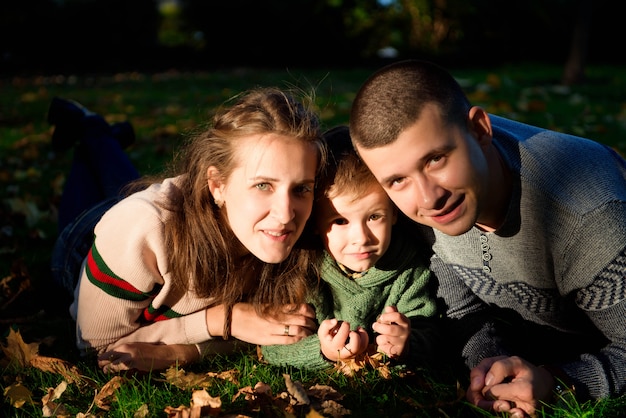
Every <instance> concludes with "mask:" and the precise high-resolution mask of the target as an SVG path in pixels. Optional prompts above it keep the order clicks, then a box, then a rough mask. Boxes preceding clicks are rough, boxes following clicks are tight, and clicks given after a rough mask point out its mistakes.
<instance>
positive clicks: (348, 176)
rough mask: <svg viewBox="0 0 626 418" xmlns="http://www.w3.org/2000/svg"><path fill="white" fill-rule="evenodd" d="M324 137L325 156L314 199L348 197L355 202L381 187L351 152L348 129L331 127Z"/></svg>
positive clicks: (353, 152) (359, 159)
mask: <svg viewBox="0 0 626 418" xmlns="http://www.w3.org/2000/svg"><path fill="white" fill-rule="evenodd" d="M323 137H324V141H325V143H326V149H327V152H328V155H327V164H326V166H325V167H324V172H323V175H322V176H321V179H320V181H319V186H318V191H317V196H319V197H320V198H324V197H325V198H328V199H333V198H335V197H337V196H339V195H349V196H352V197H353V200H358V199H360V198H362V197H363V196H365V195H367V194H369V193H370V191H371V189H372V188H373V187H381V186H380V185H379V184H378V181H377V180H376V178H375V177H374V175H373V174H372V173H371V171H370V170H369V168H367V166H366V165H365V163H364V162H363V161H362V160H361V158H360V157H359V155H358V154H357V152H356V151H355V150H354V147H353V146H352V141H351V139H350V131H349V129H348V127H347V126H345V125H340V126H337V127H335V128H332V129H330V130H328V131H326V132H325V133H324V135H323Z"/></svg>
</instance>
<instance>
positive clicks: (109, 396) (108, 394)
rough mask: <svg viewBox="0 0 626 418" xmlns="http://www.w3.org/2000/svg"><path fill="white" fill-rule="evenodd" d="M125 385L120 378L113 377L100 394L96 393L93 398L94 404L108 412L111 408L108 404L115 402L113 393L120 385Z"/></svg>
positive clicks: (124, 380)
mask: <svg viewBox="0 0 626 418" xmlns="http://www.w3.org/2000/svg"><path fill="white" fill-rule="evenodd" d="M124 383H126V379H125V378H123V377H122V376H114V377H113V378H112V379H111V380H109V381H108V382H107V383H106V384H105V385H104V386H102V389H100V392H98V393H96V396H95V397H94V403H95V404H96V406H97V407H98V408H100V409H104V410H105V411H108V410H109V409H110V408H111V407H110V404H111V402H113V400H115V392H116V391H117V390H118V389H119V388H120V386H122V384H124Z"/></svg>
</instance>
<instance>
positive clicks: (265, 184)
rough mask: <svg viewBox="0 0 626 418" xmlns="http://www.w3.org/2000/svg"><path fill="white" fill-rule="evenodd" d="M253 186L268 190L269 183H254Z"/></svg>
mask: <svg viewBox="0 0 626 418" xmlns="http://www.w3.org/2000/svg"><path fill="white" fill-rule="evenodd" d="M255 187H256V188H257V189H259V190H268V189H269V188H270V184H269V183H259V184H257V185H255Z"/></svg>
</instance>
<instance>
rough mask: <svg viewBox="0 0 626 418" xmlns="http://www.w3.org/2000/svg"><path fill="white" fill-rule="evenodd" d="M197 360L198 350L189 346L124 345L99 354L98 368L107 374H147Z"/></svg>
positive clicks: (193, 346)
mask: <svg viewBox="0 0 626 418" xmlns="http://www.w3.org/2000/svg"><path fill="white" fill-rule="evenodd" d="M199 358H200V354H199V353H198V349H197V348H196V346H195V345H191V344H172V345H165V344H154V343H126V344H120V345H118V346H116V347H115V348H112V349H110V350H108V351H105V352H104V353H102V354H100V355H99V356H98V366H100V367H101V368H102V370H103V371H104V372H107V373H110V372H119V371H123V370H139V371H144V372H149V371H151V370H162V369H167V368H168V367H170V366H172V365H183V364H188V363H192V362H194V361H196V360H198V359H199Z"/></svg>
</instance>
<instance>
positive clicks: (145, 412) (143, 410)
mask: <svg viewBox="0 0 626 418" xmlns="http://www.w3.org/2000/svg"><path fill="white" fill-rule="evenodd" d="M147 416H150V408H148V404H143V405H141V406H140V407H139V408H138V409H137V410H136V411H135V413H134V414H133V418H146V417H147Z"/></svg>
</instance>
